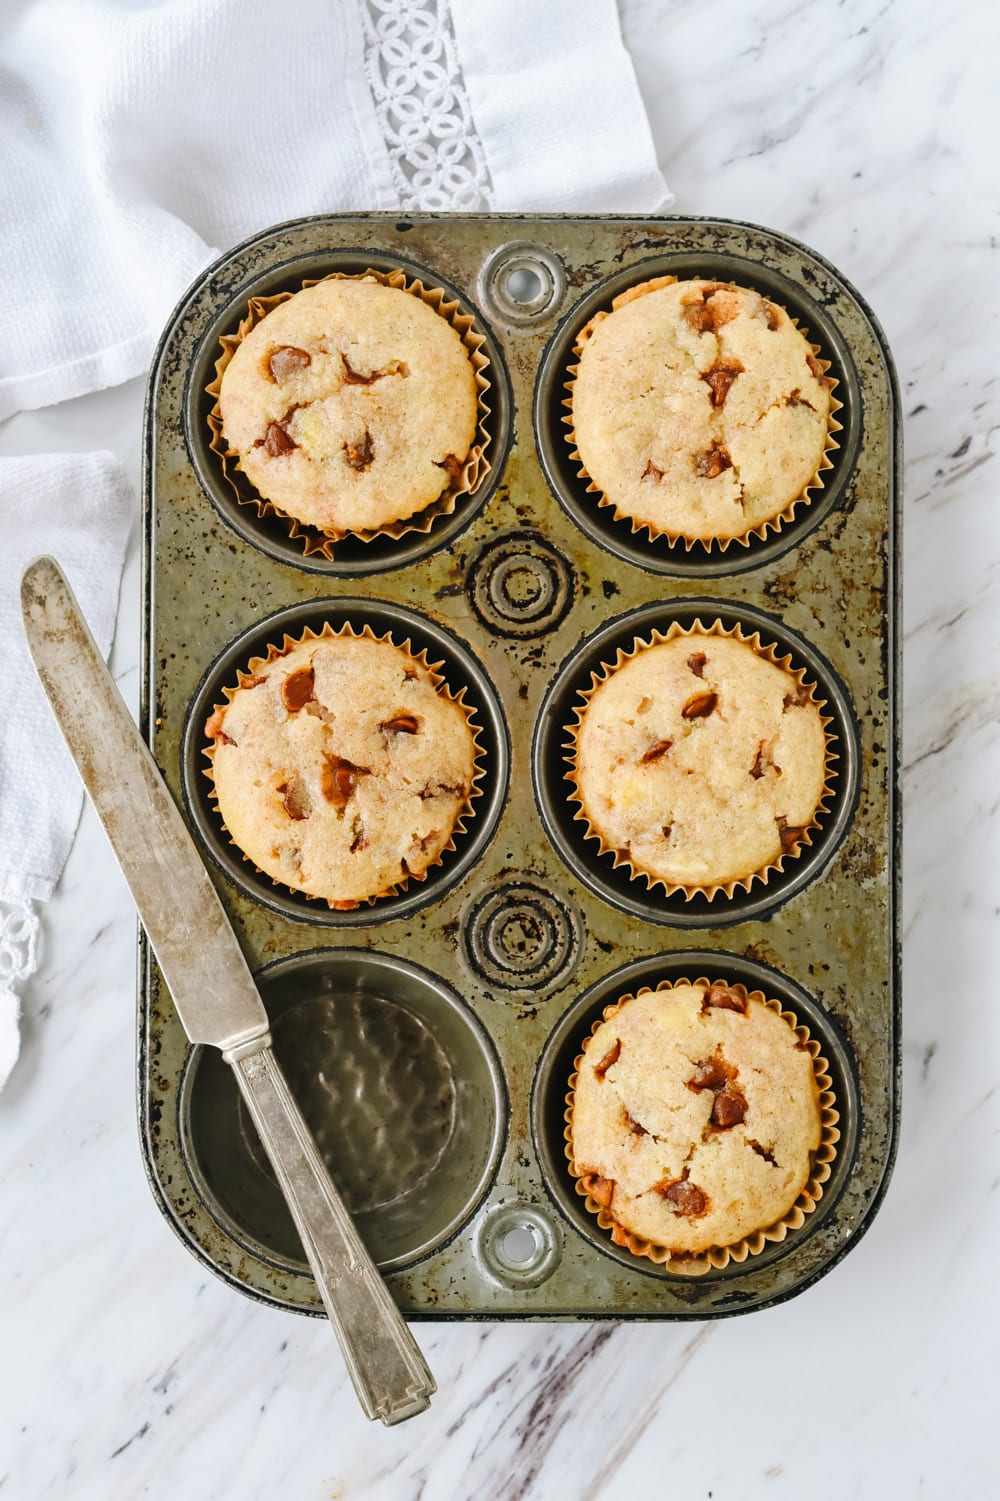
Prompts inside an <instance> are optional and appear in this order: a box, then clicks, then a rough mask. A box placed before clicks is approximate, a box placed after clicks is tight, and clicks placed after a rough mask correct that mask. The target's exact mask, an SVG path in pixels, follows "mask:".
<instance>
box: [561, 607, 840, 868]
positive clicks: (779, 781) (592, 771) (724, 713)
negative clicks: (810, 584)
mask: <svg viewBox="0 0 1000 1501" xmlns="http://www.w3.org/2000/svg"><path fill="white" fill-rule="evenodd" d="M722 629H723V628H722V627H721V625H719V624H718V623H717V625H716V627H715V628H713V629H710V630H708V631H706V630H703V629H701V628H700V627H699V628H696V629H694V630H692V631H678V632H677V633H676V634H674V635H672V636H668V637H663V636H662V635H659V633H657V635H656V636H654V639H653V640H652V642H637V643H636V644H635V646H634V647H633V651H632V653H631V654H630V655H628V656H625V654H623V653H620V654H619V661H618V663H617V665H615V666H614V667H605V668H604V669H603V670H604V674H605V675H604V677H603V678H602V679H601V680H600V681H598V682H597V684H596V686H595V687H593V688H592V689H591V690H590V692H589V693H587V694H585V695H584V699H585V703H584V705H583V707H582V708H581V709H580V710H579V722H578V723H577V725H576V726H575V727H574V729H573V731H572V738H573V759H572V770H571V772H570V773H569V776H570V780H571V781H573V783H574V784H575V795H576V799H577V801H578V802H579V804H580V814H579V817H581V818H582V819H585V821H586V823H587V824H588V826H589V827H588V832H589V833H594V834H596V835H597V836H599V838H600V839H601V842H602V847H603V849H605V850H613V851H614V852H615V853H616V855H617V856H618V861H619V863H622V862H624V863H627V864H628V865H629V866H630V867H631V868H632V871H633V873H634V874H638V875H642V876H645V877H646V879H647V881H648V882H649V884H650V885H654V884H656V883H658V882H659V883H662V884H664V885H665V886H667V887H668V889H677V888H685V889H686V890H688V891H689V892H691V891H694V890H706V889H712V888H715V889H717V888H719V887H729V888H730V889H731V886H732V884H733V883H737V882H740V881H747V880H748V879H749V878H751V877H752V876H753V875H754V874H759V873H761V872H763V871H764V870H766V869H767V868H768V867H769V866H772V865H774V864H775V863H776V862H777V861H779V860H780V859H782V858H783V857H784V856H786V855H792V854H795V853H797V852H798V850H799V848H800V846H801V845H802V844H803V843H807V842H808V837H809V830H810V828H812V827H813V826H814V825H815V823H816V821H817V818H816V815H817V810H818V809H819V807H820V803H821V801H822V798H823V795H824V790H825V785H826V781H827V736H826V732H825V729H824V723H823V717H822V715H821V713H820V709H819V706H818V705H817V703H816V701H815V699H814V698H813V695H812V690H811V689H810V688H808V687H807V686H804V684H803V681H802V678H803V675H802V674H801V673H794V672H792V671H790V670H789V668H788V667H787V666H779V665H778V664H777V663H776V662H775V661H772V660H769V658H768V656H766V655H765V654H764V649H763V648H762V647H761V646H760V643H759V640H758V639H757V638H754V642H751V641H749V640H745V639H743V638H742V636H740V635H739V634H738V633H736V634H722V633H721V632H722Z"/></svg>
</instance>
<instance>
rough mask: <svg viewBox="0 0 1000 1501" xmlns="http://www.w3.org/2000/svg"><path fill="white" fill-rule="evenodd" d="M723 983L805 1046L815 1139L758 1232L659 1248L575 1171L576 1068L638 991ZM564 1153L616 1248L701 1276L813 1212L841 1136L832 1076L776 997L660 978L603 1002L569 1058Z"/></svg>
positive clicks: (775, 1238) (770, 1241)
mask: <svg viewBox="0 0 1000 1501" xmlns="http://www.w3.org/2000/svg"><path fill="white" fill-rule="evenodd" d="M719 984H721V985H725V986H726V987H727V988H728V989H729V990H732V991H733V992H735V993H736V994H737V995H741V996H743V998H744V999H745V1000H746V1001H748V1002H749V1001H759V1002H762V1003H763V1004H764V1005H765V1006H767V1007H768V1009H769V1010H771V1011H774V1012H775V1013H776V1014H777V1015H778V1016H780V1017H781V1019H782V1020H783V1021H785V1022H787V1024H788V1026H789V1027H790V1028H791V1030H792V1031H793V1032H794V1033H795V1036H796V1037H797V1039H798V1041H799V1042H800V1044H801V1045H802V1046H803V1047H805V1048H806V1049H807V1051H808V1052H809V1054H810V1055H811V1057H812V1062H813V1078H814V1079H815V1082H816V1092H817V1105H818V1109H819V1117H820V1143H819V1146H818V1147H817V1149H816V1150H815V1152H812V1153H810V1173H809V1178H808V1180H807V1182H806V1184H805V1186H804V1187H803V1188H802V1189H801V1190H800V1192H799V1194H798V1197H797V1198H796V1200H795V1202H794V1204H792V1205H791V1207H790V1208H789V1209H787V1210H786V1211H785V1213H784V1214H783V1215H782V1216H781V1217H780V1218H779V1219H777V1220H775V1221H774V1223H773V1224H771V1225H762V1226H761V1227H760V1229H759V1230H755V1231H753V1232H752V1233H751V1234H750V1235H746V1236H744V1237H743V1238H742V1239H741V1240H738V1241H735V1242H734V1243H733V1244H732V1245H728V1246H713V1247H712V1248H711V1249H710V1250H708V1251H700V1252H677V1251H674V1250H672V1249H671V1248H670V1247H668V1246H660V1245H657V1244H656V1243H655V1242H653V1241H650V1240H647V1239H646V1237H645V1236H642V1235H635V1234H633V1233H632V1231H631V1230H627V1229H626V1228H625V1227H624V1226H622V1225H620V1224H619V1223H618V1221H617V1220H616V1219H615V1217H614V1215H613V1214H612V1213H611V1212H610V1211H609V1210H608V1209H607V1208H605V1207H604V1205H602V1204H600V1203H599V1202H598V1200H597V1199H595V1198H594V1197H593V1194H592V1192H591V1190H592V1189H593V1188H595V1187H596V1186H597V1185H596V1182H595V1181H594V1180H595V1177H596V1176H597V1175H595V1174H594V1173H592V1172H588V1173H581V1172H579V1171H578V1170H577V1167H576V1163H575V1161H574V1158H573V1102H574V1098H575V1094H576V1083H577V1079H578V1077H579V1072H580V1067H581V1065H582V1063H583V1060H584V1057H585V1056H586V1052H587V1047H588V1045H589V1043H590V1040H591V1038H592V1037H593V1036H594V1034H595V1033H596V1032H597V1030H598V1028H599V1027H601V1026H602V1025H603V1024H604V1022H606V1021H607V1020H608V1019H609V1018H610V1017H612V1016H613V1015H614V1014H615V1012H616V1011H620V1010H621V1008H622V1007H623V1006H624V1005H625V1004H626V1003H627V1002H628V1001H631V1000H634V999H635V998H636V997H637V996H640V995H650V994H652V993H654V991H655V992H656V993H659V992H661V991H665V990H674V989H676V988H677V987H678V986H681V985H693V986H695V987H698V986H701V985H704V986H706V987H709V988H710V987H711V986H712V985H719ZM564 1119H565V1121H566V1130H565V1133H564V1134H565V1138H566V1157H567V1160H568V1162H569V1171H570V1173H571V1175H572V1176H573V1178H574V1179H575V1180H576V1191H577V1193H578V1194H579V1195H580V1196H581V1197H582V1199H583V1201H584V1205H585V1207H586V1208H587V1210H588V1211H589V1212H590V1213H591V1214H592V1215H594V1216H595V1218H596V1220H597V1223H598V1225H599V1226H600V1227H601V1229H602V1230H609V1231H610V1232H611V1239H612V1240H613V1241H614V1243H615V1245H616V1246H622V1247H624V1249H625V1250H627V1251H631V1253H632V1255H633V1256H643V1257H646V1258H647V1259H648V1260H649V1261H652V1262H655V1263H656V1265H657V1266H662V1267H664V1269H665V1270H666V1271H668V1272H675V1273H677V1274H678V1275H679V1276H685V1277H702V1276H704V1275H705V1274H706V1273H707V1272H711V1271H722V1270H723V1268H725V1267H727V1266H728V1265H729V1263H730V1262H731V1261H735V1262H737V1263H741V1262H744V1261H746V1259H747V1257H748V1256H756V1255H758V1254H759V1253H760V1252H761V1251H763V1250H764V1248H765V1246H767V1245H775V1244H777V1243H779V1242H780V1241H783V1240H784V1239H785V1238H786V1236H787V1235H788V1234H789V1232H790V1231H794V1230H799V1229H801V1227H802V1226H803V1225H804V1224H805V1221H806V1218H807V1216H808V1215H810V1214H812V1213H813V1211H814V1210H815V1208H816V1205H817V1204H818V1203H819V1201H820V1199H821V1198H822V1197H823V1186H824V1184H825V1183H826V1181H827V1179H828V1178H829V1176H830V1171H831V1164H832V1162H833V1160H834V1158H835V1157H836V1155H837V1142H838V1141H839V1140H840V1128H839V1125H838V1122H839V1120H840V1112H839V1111H838V1110H837V1100H836V1095H835V1094H834V1092H833V1080H832V1079H831V1077H830V1065H829V1063H828V1062H827V1060H826V1059H825V1058H824V1057H823V1056H822V1053H821V1049H820V1044H819V1043H818V1042H817V1041H816V1039H815V1038H813V1037H811V1036H810V1034H809V1029H808V1027H806V1026H804V1025H803V1024H802V1023H801V1022H800V1021H799V1019H798V1017H797V1016H796V1015H795V1014H794V1013H793V1012H791V1011H785V1010H783V1009H782V1006H781V1003H780V1001H775V1000H771V999H770V998H769V997H768V996H766V995H765V994H764V992H763V991H762V990H751V991H748V990H747V988H746V986H745V985H740V984H736V985H730V984H729V982H728V980H721V979H718V978H716V979H715V980H708V979H706V978H705V977H704V976H702V977H701V978H699V979H697V980H686V979H681V980H664V981H663V982H662V983H661V984H659V985H657V986H655V987H654V986H651V985H644V986H642V988H641V989H639V990H637V991H636V992H635V993H634V995H631V994H630V995H625V996H622V997H621V998H620V1000H617V1001H614V1002H612V1003H611V1005H609V1006H605V1008H604V1011H603V1013H602V1014H601V1016H600V1017H599V1018H598V1019H597V1021H595V1022H594V1024H593V1026H592V1027H591V1029H590V1034H589V1036H588V1037H587V1038H585V1040H584V1043H583V1050H582V1051H581V1052H580V1053H578V1054H577V1056H576V1058H575V1059H574V1062H573V1072H572V1074H571V1075H570V1078H569V1093H568V1094H567V1095H566V1112H565V1117H564Z"/></svg>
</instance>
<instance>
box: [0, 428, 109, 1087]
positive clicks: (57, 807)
mask: <svg viewBox="0 0 1000 1501" xmlns="http://www.w3.org/2000/svg"><path fill="white" fill-rule="evenodd" d="M134 509H135V508H134V504H133V500H132V494H131V488H130V486H129V483H128V480H127V479H126V477H125V472H124V470H123V469H122V467H121V465H120V464H119V463H118V461H117V459H116V458H115V457H114V455H113V454H110V453H86V454H44V455H32V456H31V457H30V458H14V459H8V458H4V459H0V536H2V541H0V676H2V680H3V685H4V707H3V710H2V711H0V715H2V717H0V1084H2V1083H3V1081H4V1079H5V1078H6V1076H7V1074H8V1073H9V1072H10V1069H11V1068H12V1067H13V1065H14V1062H15V1060H16V1058H17V997H16V990H15V987H16V985H17V983H18V982H19V981H21V980H23V979H24V978H26V976H27V975H28V974H29V973H30V972H31V970H32V968H33V967H34V962H35V949H36V943H37V936H38V919H37V915H36V913H35V910H34V906H33V903H34V902H35V901H45V900H47V898H48V897H50V896H51V895H52V889H53V887H54V886H55V883H56V881H57V880H58V879H59V876H60V874H61V872H62V868H63V866H64V865H65V863H66V856H67V855H68V854H69V847H70V845H71V843H72V842H73V834H74V832H75V830H76V825H77V822H78V821H79V818H80V806H81V802H82V796H83V794H82V792H81V789H80V779H79V777H78V776H77V773H76V768H75V766H74V765H73V762H72V761H71V759H70V755H69V752H68V751H67V749H66V747H65V745H64V744H63V741H62V737H61V735H60V734H59V731H58V729H57V728H56V725H55V721H54V720H53V718H52V711H51V709H50V708H49V705H48V701H47V700H46V698H45V695H44V693H43V692H42V689H41V686H40V684H39V682H38V679H37V677H36V676H35V670H34V668H33V666H32V664H31V659H30V657H29V656H28V648H27V644H26V642H25V639H24V631H23V629H22V627H21V609H20V579H21V574H22V572H23V571H24V567H25V565H26V564H27V563H29V562H30V561H31V559H32V558H35V557H38V556H39V554H41V553H51V554H52V555H53V557H55V558H57V559H58V561H59V563H60V564H61V566H62V568H63V570H64V572H65V573H66V576H67V578H68V579H69V582H70V584H71V586H72V588H73V591H74V593H75V594H76V596H77V599H78V600H79V601H80V606H81V608H82V610H83V612H84V614H85V615H86V617H87V621H88V623H89V625H90V628H91V630H92V631H93V633H94V637H95V639H96V641H97V644H98V646H99V647H100V649H101V651H102V652H103V653H104V654H105V655H107V652H108V650H109V648H110V646H111V638H112V635H113V633H114V623H115V611H116V609H117V606H118V586H119V582H120V580H121V571H122V563H123V561H124V557H125V544H126V541H127V539H128V532H129V527H130V525H131V520H132V516H133V512H134Z"/></svg>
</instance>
